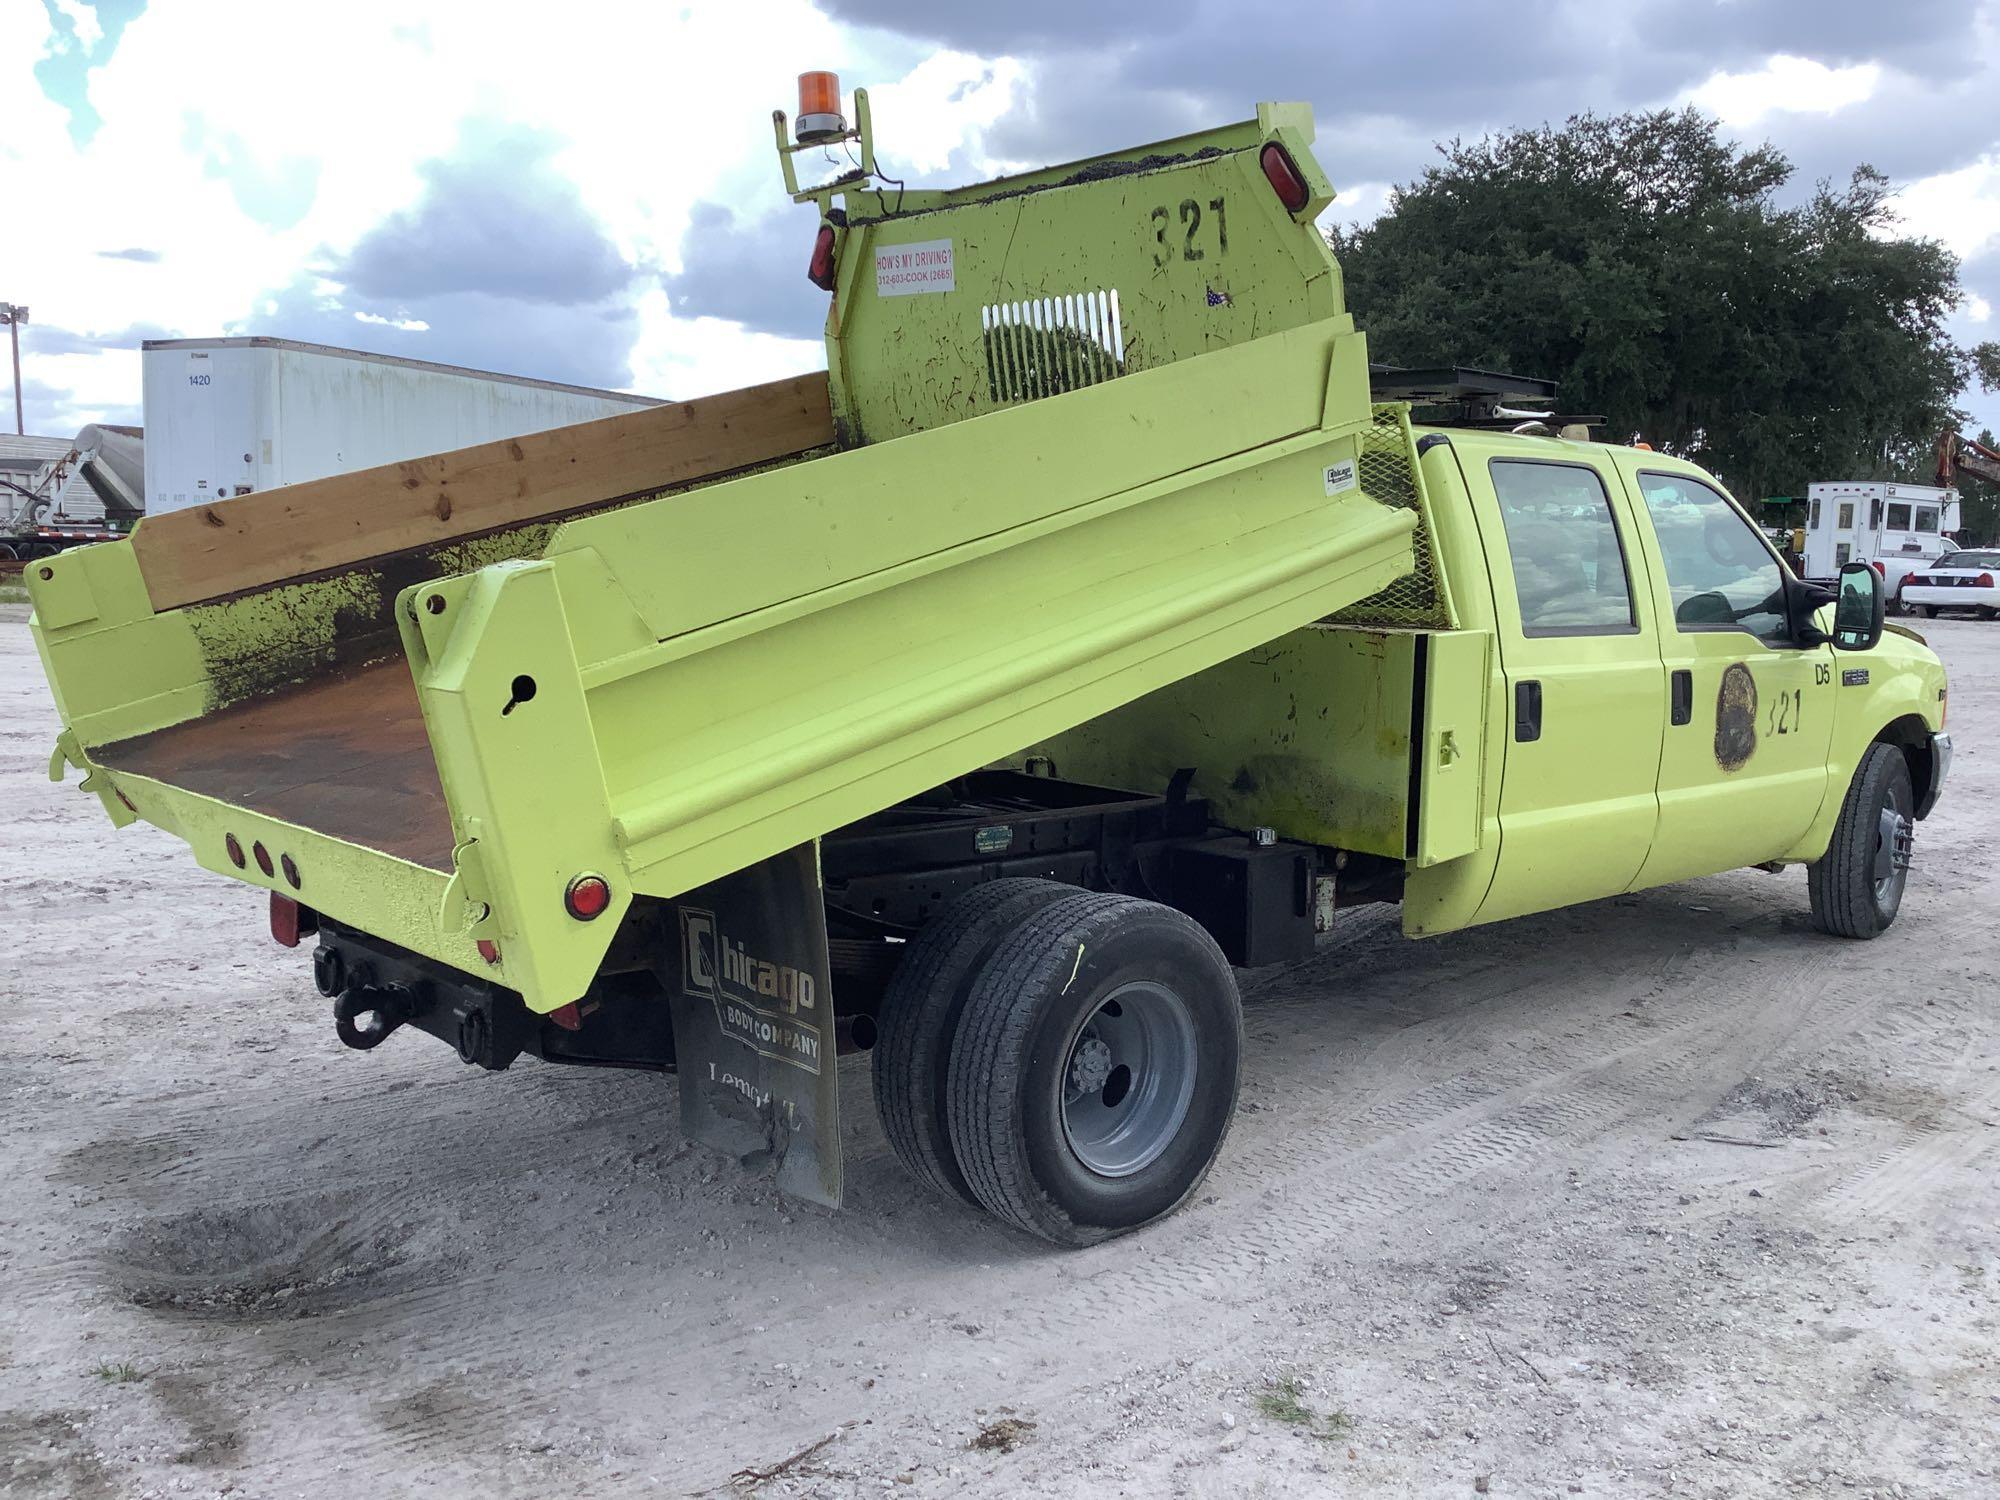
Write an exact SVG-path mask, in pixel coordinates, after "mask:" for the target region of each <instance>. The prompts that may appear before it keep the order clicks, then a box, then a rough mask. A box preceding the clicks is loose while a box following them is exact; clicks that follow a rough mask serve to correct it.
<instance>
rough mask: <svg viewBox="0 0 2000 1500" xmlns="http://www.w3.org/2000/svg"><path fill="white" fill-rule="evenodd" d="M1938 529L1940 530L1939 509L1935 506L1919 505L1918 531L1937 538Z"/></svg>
mask: <svg viewBox="0 0 2000 1500" xmlns="http://www.w3.org/2000/svg"><path fill="white" fill-rule="evenodd" d="M1937 529H1938V513H1937V508H1936V507H1935V506H1930V505H1919V506H1918V507H1917V530H1919V531H1921V532H1924V533H1926V534H1927V535H1930V536H1936V535H1937Z"/></svg>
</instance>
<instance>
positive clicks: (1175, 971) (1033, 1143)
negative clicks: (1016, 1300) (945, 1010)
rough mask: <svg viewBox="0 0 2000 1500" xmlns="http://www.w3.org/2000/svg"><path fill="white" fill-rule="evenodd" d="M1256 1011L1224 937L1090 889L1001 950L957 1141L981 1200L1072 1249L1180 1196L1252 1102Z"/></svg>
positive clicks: (973, 1002)
mask: <svg viewBox="0 0 2000 1500" xmlns="http://www.w3.org/2000/svg"><path fill="white" fill-rule="evenodd" d="M1242 1051H1243V1011H1242V1003H1241V1001H1240V999H1239V998H1238V996H1237V992H1236V977H1235V975H1234V974H1233V973H1232V972H1231V970H1230V967H1229V962H1228V960H1227V959H1225V958H1224V957H1223V956H1222V950H1221V949H1219V948H1218V947H1216V945H1215V940H1214V939H1213V938H1211V937H1210V936H1209V935H1208V934H1207V933H1206V932H1205V931H1203V930H1202V928H1201V927H1200V926H1199V925H1198V924H1197V923H1196V922H1194V921H1193V920H1192V919H1191V918H1189V917H1187V916H1185V915H1183V914H1182V913H1180V912H1177V911H1174V910H1173V909H1172V908H1170V907H1165V906H1161V905H1158V904H1157V903H1155V902H1151V901H1139V900H1134V899H1133V898H1131V897H1129V896H1106V895H1080V896H1073V897H1067V898H1065V899H1063V900H1060V901H1056V902H1052V903H1051V904H1049V905H1047V906H1045V907H1042V908H1041V909H1040V910H1038V911H1034V912H1031V913H1030V914H1029V915H1027V916H1026V917H1024V918H1023V919H1022V920H1021V922H1020V924H1019V925H1018V926H1016V927H1015V928H1014V929H1013V930H1012V931H1010V932H1009V933H1007V934H1006V936H1005V937H1003V938H1002V939H1001V940H1000V941H999V943H998V944H996V945H995V947H994V949H993V951H992V952H991V954H990V955H989V956H988V957H987V959H986V961H985V963H984V964H983V965H982V967H981V970H980V973H979V975H978V977H977V978H976V979H975V980H974V981H973V984H972V990H971V993H970V994H969V995H968V996H967V997H966V1002H965V1010H964V1013H963V1015H962V1016H961V1017H960V1019H959V1025H958V1035H957V1038H956V1040H955V1044H954V1046H953V1049H952V1058H951V1077H950V1083H949V1087H948V1090H947V1092H948V1094H949V1096H950V1104H951V1141H952V1147H953V1151H954V1154H955V1155H956V1156H957V1158H958V1163H959V1166H960V1167H961V1168H962V1169H963V1170H964V1172H965V1177H966V1181H967V1182H968V1183H969V1184H970V1185H971V1187H972V1190H973V1192H974V1193H975V1194H976V1195H977V1196H978V1198H979V1201H980V1202H982V1203H983V1204H985V1205H986V1207H987V1208H989V1209H990V1210H992V1211H993V1212H994V1213H995V1214H997V1215H998V1216H999V1217H1001V1218H1003V1219H1006V1220H1008V1221H1009V1222H1010V1223H1013V1224H1015V1225H1018V1226H1019V1227H1020V1228H1022V1229H1025V1230H1027V1231H1028V1232H1029V1233H1030V1234H1035V1235H1039V1236H1041V1237H1042V1238H1043V1239H1045V1240H1049V1241H1051V1242H1053V1243H1055V1244H1058V1245H1069V1246H1076V1245H1089V1244H1094V1243H1096V1242H1097V1241H1099V1240H1104V1239H1109V1238H1110V1237H1111V1236H1113V1235H1116V1234H1123V1233H1124V1232H1126V1231H1127V1230H1131V1229H1137V1228H1138V1227H1139V1226H1140V1225H1142V1224H1147V1223H1150V1222H1152V1221H1153V1220H1154V1219H1157V1218H1160V1217H1161V1216H1162V1215H1165V1214H1168V1213H1171V1212H1173V1210H1174V1209H1176V1208H1178V1207H1180V1205H1181V1204H1182V1203H1183V1202H1185V1201H1186V1200H1187V1198H1188V1196H1189V1195H1190V1194H1191V1193H1193V1192H1194V1190H1195V1188H1196V1187H1197V1186H1199V1185H1200V1183H1201V1180H1202V1178H1203V1177H1205V1176H1207V1174H1208V1169H1209V1167H1210V1166H1211V1165H1212V1164H1213V1163H1214V1161H1215V1157H1216V1154H1217V1152H1219V1151H1220V1150H1221V1149H1222V1139H1223V1136H1224V1135H1225V1134H1227V1132H1228V1130H1229V1122H1230V1119H1231V1117H1232V1116H1233V1115H1234V1114H1235V1111H1236V1090H1237V1077H1238V1067H1239V1063H1240V1061H1241V1057H1242Z"/></svg>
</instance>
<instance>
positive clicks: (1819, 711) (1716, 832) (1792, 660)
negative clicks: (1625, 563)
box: [1615, 452, 1835, 886]
mask: <svg viewBox="0 0 2000 1500" xmlns="http://www.w3.org/2000/svg"><path fill="white" fill-rule="evenodd" d="M1615 462H1616V464H1617V467H1618V470H1619V473H1620V476H1621V478H1623V479H1624V481H1625V483H1626V485H1627V487H1628V489H1629V491H1630V493H1631V495H1632V499H1633V506H1632V508H1633V510H1634V511H1635V512H1636V513H1637V515H1638V518H1639V525H1640V530H1641V535H1642V536H1643V537H1644V539H1645V551H1646V553H1647V555H1648V559H1649V566H1648V567H1647V568H1646V570H1645V572H1646V583H1645V586H1646V588H1647V589H1648V591H1649V592H1650V593H1651V595H1652V598H1653V601H1654V605H1655V612H1656V614H1657V615H1658V617H1659V619H1660V622H1661V624H1660V633H1659V643H1660V657H1661V662H1662V665H1663V666H1664V667H1665V669H1666V673H1667V682H1668V693H1669V699H1670V713H1669V716H1668V717H1669V722H1668V725H1667V730H1666V745H1665V749H1664V750H1663V752H1662V754H1661V757H1660V785H1659V795H1660V823H1659V831H1658V833H1657V834H1656V835H1655V836H1654V838H1653V847H1652V850H1651V852H1650V853H1649V854H1648V855H1647V857H1646V861H1645V865H1644V867H1643V868H1642V869H1641V870H1640V872H1639V878H1638V880H1637V881H1636V882H1635V883H1634V884H1635V886H1650V885H1662V884H1665V883H1666V882H1668V881H1673V880H1686V879H1690V878H1692V877H1694V876H1697V875H1712V874H1715V873H1716V872H1717V871H1720V870H1730V869H1735V868H1737V867H1739V866H1742V865H1751V864H1758V863H1761V862H1762V861H1764V860H1767V859H1771V858H1774V857H1775V856H1777V855H1778V854H1780V853H1781V852H1783V851H1784V850H1786V849H1788V848H1790V847H1791V846H1792V845H1793V844H1794V843H1796V842H1797V841H1798V839H1799V838H1800V837H1801V836H1802V835H1803V834H1804V833H1805V831H1806V829H1807V827H1808V826H1810V824H1811V823H1812V821H1813V818H1814V817H1815V816H1816V815H1817V814H1818V812H1819V807H1820V802H1821V799H1822V798H1823V797H1825V795H1826V792H1827V769H1826V758H1827V750H1828V746H1829V745H1830V744H1831V742H1832V734H1833V694H1834V689H1833V673H1834V670H1835V666H1834V661H1833V651H1832V648H1831V647H1830V646H1826V645H1821V646H1814V647H1810V648H1807V647H1801V646H1798V645H1796V644H1795V643H1794V640H1793V635H1792V626H1791V622H1790V620H1789V619H1788V618H1787V617H1786V606H1785V593H1784V576H1783V572H1782V568H1783V565H1782V564H1781V563H1780V562H1779V561H1778V558H1777V555H1776V554H1775V553H1773V552H1772V551H1771V549H1770V547H1769V545H1768V544H1766V542H1765V541H1764V539H1763V537H1762V536H1761V535H1760V534H1759V533H1758V531H1757V528H1756V527H1754V526H1753V525H1751V523H1750V522H1749V520H1748V519H1746V518H1745V517H1744V515H1743V513H1742V512H1741V511H1739V510H1738V509H1737V508H1736V506H1735V504H1734V503H1733V502H1732V501H1730V500H1729V499H1728V497H1726V496H1725V495H1724V494H1723V493H1722V492H1721V491H1720V490H1718V489H1716V488H1715V487H1714V486H1713V485H1712V484H1710V483H1708V482H1707V481H1705V480H1704V479H1701V478H1698V477H1696V476H1695V475H1694V474H1692V473H1688V472H1682V471H1679V470H1678V469H1673V470H1670V469H1667V468H1665V467H1663V466H1661V465H1660V464H1659V462H1658V460H1656V459H1653V458H1652V457H1651V456H1650V455H1648V454H1645V453H1639V452H1621V453H1618V454H1617V455H1616V458H1615Z"/></svg>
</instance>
